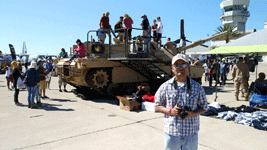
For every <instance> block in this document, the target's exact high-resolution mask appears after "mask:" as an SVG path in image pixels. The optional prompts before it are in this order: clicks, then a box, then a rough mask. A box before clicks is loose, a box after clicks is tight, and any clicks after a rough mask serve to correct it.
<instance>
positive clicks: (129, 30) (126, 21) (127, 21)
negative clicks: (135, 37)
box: [123, 14, 133, 42]
mask: <svg viewBox="0 0 267 150" xmlns="http://www.w3.org/2000/svg"><path fill="white" fill-rule="evenodd" d="M123 24H124V29H126V31H127V35H128V36H127V37H124V40H125V41H128V42H130V40H131V37H132V24H133V20H132V18H131V17H130V16H129V15H128V14H124V18H123ZM126 38H127V39H126Z"/></svg>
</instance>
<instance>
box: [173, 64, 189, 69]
mask: <svg viewBox="0 0 267 150" xmlns="http://www.w3.org/2000/svg"><path fill="white" fill-rule="evenodd" d="M173 66H174V67H175V68H180V67H182V68H186V67H188V64H187V63H183V64H174V65H173Z"/></svg>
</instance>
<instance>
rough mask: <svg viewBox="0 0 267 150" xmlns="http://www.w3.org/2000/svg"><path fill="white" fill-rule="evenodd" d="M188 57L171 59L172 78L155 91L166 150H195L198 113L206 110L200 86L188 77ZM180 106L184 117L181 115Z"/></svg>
mask: <svg viewBox="0 0 267 150" xmlns="http://www.w3.org/2000/svg"><path fill="white" fill-rule="evenodd" d="M188 70H189V64H188V58H187V56H185V55H183V54H177V55H176V56H174V57H173V59H172V72H173V73H174V74H175V76H174V77H173V78H171V79H170V80H168V81H166V82H165V83H163V84H162V85H161V86H160V88H159V89H158V91H157V92H156V94H155V104H156V110H157V111H158V112H161V113H163V114H165V115H164V141H165V149H166V150H174V149H177V150H180V149H181V150H196V149H197V147H198V131H199V115H200V114H202V113H204V112H205V111H206V110H207V98H206V94H205V91H204V89H203V87H202V86H201V85H200V84H199V83H197V82H196V81H194V80H192V79H191V78H190V77H188V76H187V73H188ZM182 106H188V107H189V110H186V111H185V112H186V113H187V116H186V117H185V118H183V119H182V118H181V117H180V112H181V110H182V109H181V108H182Z"/></svg>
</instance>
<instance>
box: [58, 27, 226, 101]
mask: <svg viewBox="0 0 267 150" xmlns="http://www.w3.org/2000/svg"><path fill="white" fill-rule="evenodd" d="M94 32H97V30H91V31H89V32H88V33H87V41H86V42H84V43H83V44H84V46H85V50H86V57H84V58H75V59H74V60H73V61H72V62H71V63H67V62H66V61H67V60H69V58H65V59H60V60H59V61H58V63H57V71H58V72H57V73H58V74H61V75H62V78H63V80H65V81H66V82H67V83H68V84H70V85H72V86H74V87H75V88H77V90H82V91H86V92H87V91H88V92H89V91H96V92H98V93H100V94H104V95H111V96H115V95H124V94H132V93H134V92H135V91H136V90H137V86H138V85H139V84H142V83H146V84H149V85H150V87H151V88H150V90H151V92H152V93H153V92H155V91H156V90H157V88H158V87H159V86H160V85H161V84H162V83H163V82H165V81H167V80H168V79H170V78H171V77H173V74H172V71H171V60H172V57H173V56H174V55H176V54H177V53H179V52H181V51H184V50H186V49H188V48H191V47H193V46H197V45H199V44H201V43H205V42H206V41H209V40H211V39H214V38H216V37H218V36H223V34H218V35H214V36H212V37H209V38H207V39H204V40H197V41H194V42H192V43H191V44H189V45H187V46H184V47H180V48H177V49H176V50H172V51H169V50H167V49H158V48H156V45H157V44H156V43H155V42H153V41H151V40H150V39H149V38H147V37H142V36H137V37H134V38H133V39H134V40H132V41H131V42H129V43H128V42H125V43H117V42H116V44H112V43H111V35H109V36H108V38H109V42H108V43H107V44H103V43H100V42H94V41H95V40H94V39H93V38H92V36H91V40H89V37H90V34H92V33H94ZM125 36H126V37H127V32H125ZM76 47H77V45H73V47H71V48H70V53H73V52H74V51H73V50H74V49H75V48H76ZM203 73H204V68H202V67H198V66H191V67H190V72H189V75H190V76H191V78H193V79H195V80H197V81H199V80H200V81H201V77H202V75H203Z"/></svg>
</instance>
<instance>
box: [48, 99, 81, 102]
mask: <svg viewBox="0 0 267 150" xmlns="http://www.w3.org/2000/svg"><path fill="white" fill-rule="evenodd" d="M50 100H51V101H58V102H77V101H76V100H69V99H50Z"/></svg>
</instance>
